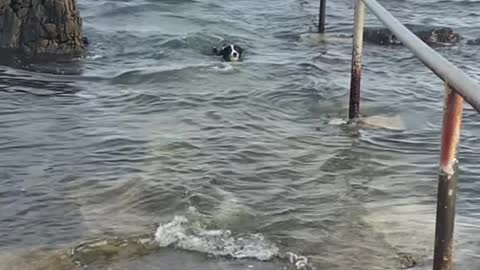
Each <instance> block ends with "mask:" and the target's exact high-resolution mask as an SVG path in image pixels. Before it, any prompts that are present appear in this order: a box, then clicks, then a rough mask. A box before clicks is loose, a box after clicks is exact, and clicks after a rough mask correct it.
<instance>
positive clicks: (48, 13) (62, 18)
mask: <svg viewBox="0 0 480 270" xmlns="http://www.w3.org/2000/svg"><path fill="white" fill-rule="evenodd" d="M82 38H83V37H82V20H81V18H80V15H79V12H78V9H77V4H76V2H75V0H0V48H1V49H9V50H12V51H20V52H22V53H26V54H29V55H41V54H48V55H62V56H81V55H83V54H84V53H85V44H84V41H83V40H82Z"/></svg>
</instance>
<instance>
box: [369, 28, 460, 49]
mask: <svg viewBox="0 0 480 270" xmlns="http://www.w3.org/2000/svg"><path fill="white" fill-rule="evenodd" d="M405 26H406V27H407V28H408V29H409V30H410V31H412V32H413V33H414V34H415V35H416V36H417V37H419V38H420V39H421V40H422V41H423V42H425V43H427V44H428V45H452V44H455V43H458V42H459V41H460V35H459V34H458V33H456V32H454V31H453V30H452V29H451V28H449V27H434V26H423V25H411V24H406V25H405ZM363 39H364V40H365V41H367V42H370V43H375V44H379V45H401V44H402V42H401V41H400V40H399V39H398V38H397V37H396V36H395V35H394V34H393V33H392V32H391V31H390V30H388V29H387V28H381V27H378V28H375V27H365V29H364V31H363Z"/></svg>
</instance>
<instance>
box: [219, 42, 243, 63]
mask: <svg viewBox="0 0 480 270" xmlns="http://www.w3.org/2000/svg"><path fill="white" fill-rule="evenodd" d="M214 52H215V53H216V54H217V55H221V56H222V57H223V59H225V61H230V62H237V61H240V58H241V57H242V48H240V47H239V46H237V45H233V44H229V45H224V46H223V47H222V48H221V49H220V50H217V49H216V48H215V49H214Z"/></svg>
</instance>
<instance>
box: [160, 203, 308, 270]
mask: <svg viewBox="0 0 480 270" xmlns="http://www.w3.org/2000/svg"><path fill="white" fill-rule="evenodd" d="M190 212H191V214H192V216H193V217H188V218H187V217H185V216H175V217H173V219H172V220H170V221H168V222H165V223H163V224H160V225H159V226H158V228H157V231H156V233H155V241H156V242H157V243H158V244H159V245H160V247H172V248H178V249H182V250H187V251H195V252H200V253H205V254H208V255H211V256H215V257H226V258H233V259H254V260H258V261H273V260H281V261H285V262H287V263H290V266H292V267H293V268H295V269H297V270H301V269H313V267H312V266H311V265H310V264H309V262H308V259H307V257H305V256H302V255H297V254H295V253H292V252H282V251H281V249H280V248H279V247H278V246H277V245H276V244H275V243H273V242H271V241H269V240H267V239H266V238H265V236H264V235H263V234H260V233H245V234H236V233H234V232H232V231H231V230H228V229H218V228H215V226H214V225H211V224H208V223H206V222H202V220H201V219H199V218H198V215H200V214H199V213H198V212H196V209H195V208H193V207H191V209H190ZM195 215H197V216H195ZM290 266H289V267H288V269H290ZM285 269H287V268H285Z"/></svg>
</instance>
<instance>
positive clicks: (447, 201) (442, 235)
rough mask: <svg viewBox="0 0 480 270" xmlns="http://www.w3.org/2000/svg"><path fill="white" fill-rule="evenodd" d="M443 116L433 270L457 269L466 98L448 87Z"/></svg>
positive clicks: (446, 87)
mask: <svg viewBox="0 0 480 270" xmlns="http://www.w3.org/2000/svg"><path fill="white" fill-rule="evenodd" d="M445 89H446V97H445V108H444V115H443V128H442V146H441V152H440V173H439V175H438V191H437V192H438V195H437V196H438V197H437V219H436V225H435V250H434V255H433V270H453V230H454V226H455V203H456V190H457V179H458V160H457V151H458V142H459V140H460V129H461V125H462V113H463V98H462V97H461V96H460V95H458V94H457V93H456V92H455V91H454V89H452V88H451V87H450V86H449V85H448V84H446V85H445Z"/></svg>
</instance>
